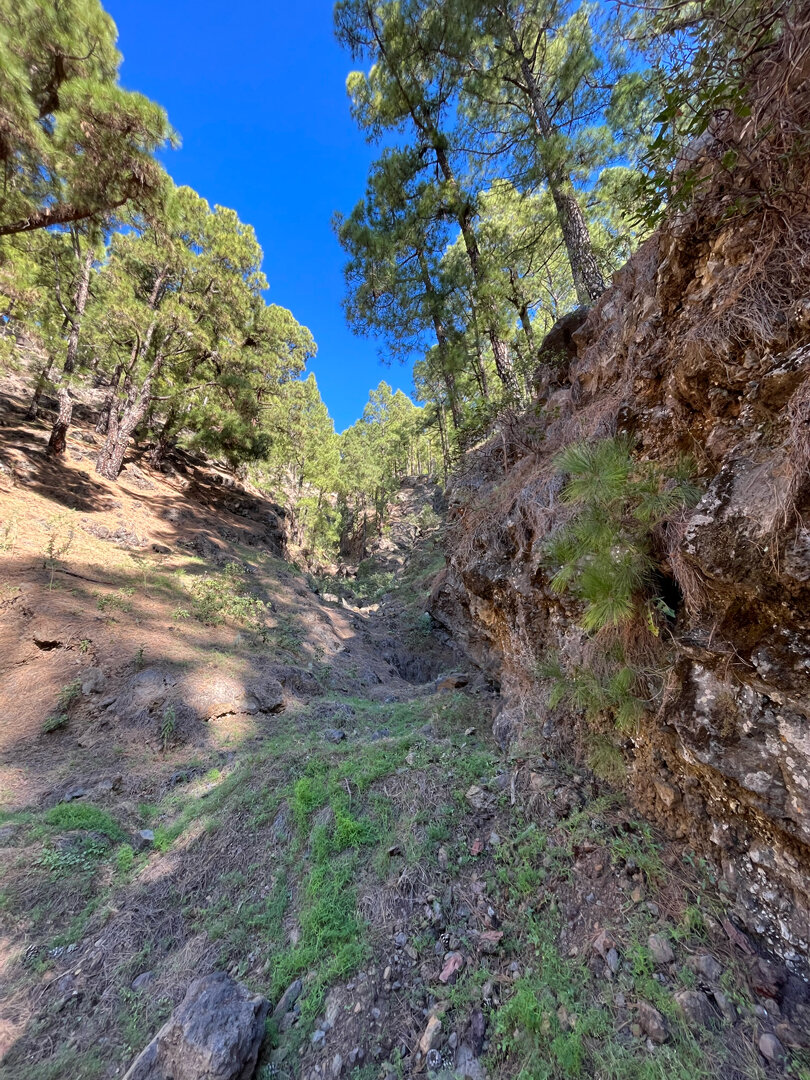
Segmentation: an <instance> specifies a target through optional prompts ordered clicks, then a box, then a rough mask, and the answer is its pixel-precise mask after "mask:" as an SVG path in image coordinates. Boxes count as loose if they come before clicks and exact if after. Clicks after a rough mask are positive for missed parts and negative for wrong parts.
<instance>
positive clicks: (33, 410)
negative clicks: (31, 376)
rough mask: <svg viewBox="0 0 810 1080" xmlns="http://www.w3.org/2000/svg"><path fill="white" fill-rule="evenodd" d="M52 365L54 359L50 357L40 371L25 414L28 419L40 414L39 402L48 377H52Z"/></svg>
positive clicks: (33, 418)
mask: <svg viewBox="0 0 810 1080" xmlns="http://www.w3.org/2000/svg"><path fill="white" fill-rule="evenodd" d="M52 367H53V360H52V359H51V358H50V357H49V358H48V362H47V364H46V365H45V367H44V368H43V369H42V371H40V373H39V378H38V379H37V385H36V386H35V387H34V396H33V397H32V398H31V404H30V405H29V406H28V411H27V412H26V414H25V418H26V420H36V418H37V417H38V416H39V402H40V399H41V398H42V395H43V394H44V393H45V387H46V386H47V383H48V379H49V378H50V375H51V368H52Z"/></svg>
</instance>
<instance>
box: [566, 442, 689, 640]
mask: <svg viewBox="0 0 810 1080" xmlns="http://www.w3.org/2000/svg"><path fill="white" fill-rule="evenodd" d="M556 466H557V468H558V470H559V471H560V472H562V473H565V474H566V476H567V482H566V485H565V488H564V489H563V499H564V500H565V501H566V502H567V503H569V504H570V505H571V506H572V507H573V509H574V514H573V517H572V518H571V520H570V521H569V522H568V523H567V524H566V525H564V526H563V527H562V528H560V529H558V530H557V531H556V532H555V533H554V534H553V535H552V536H551V538H550V539H549V541H548V543H547V545H546V559H547V562H548V565H549V566H550V567H551V568H552V569H553V570H554V574H553V577H552V579H551V587H552V589H553V590H554V591H555V592H557V593H564V592H571V593H573V594H574V595H575V596H577V597H578V598H579V599H581V600H582V601H583V602H584V611H583V615H582V626H583V628H584V629H585V630H587V631H589V632H594V631H598V630H600V629H602V628H603V627H617V626H620V625H622V624H623V623H627V622H630V621H631V620H633V619H635V618H638V617H642V618H644V620H645V621H646V622H648V623H649V625H650V626H654V621H653V620H654V617H655V614H656V613H657V612H661V611H664V612H667V611H668V609H667V607H666V605H665V603H664V601H663V600H662V599H661V597H659V596H656V595H655V588H654V579H655V570H656V566H657V563H656V559H655V556H654V552H653V541H652V537H653V529H654V528H655V527H656V526H657V525H659V524H660V523H661V522H662V521H664V520H665V519H666V518H667V517H668V516H670V515H671V514H673V513H674V512H675V511H676V510H678V509H680V508H681V507H684V506H691V505H694V503H695V502H697V499H698V498H699V496H700V492H699V489H698V488H697V487H696V485H695V484H694V483H693V482H692V480H691V479H690V477H691V474H692V471H693V465H692V463H691V462H690V461H688V460H684V461H681V462H679V463H678V464H677V465H676V467H675V468H674V469H671V470H665V469H662V468H661V467H660V466H658V465H656V464H654V463H652V462H640V461H638V460H637V459H636V458H635V457H634V456H633V453H632V444H631V442H630V441H629V440H628V439H627V438H624V437H622V436H618V437H616V438H613V439H602V440H600V441H598V442H595V443H577V444H574V445H572V446H569V447H567V448H566V449H565V450H564V451H563V452H562V453H561V454H560V455H559V456H558V457H557V459H556Z"/></svg>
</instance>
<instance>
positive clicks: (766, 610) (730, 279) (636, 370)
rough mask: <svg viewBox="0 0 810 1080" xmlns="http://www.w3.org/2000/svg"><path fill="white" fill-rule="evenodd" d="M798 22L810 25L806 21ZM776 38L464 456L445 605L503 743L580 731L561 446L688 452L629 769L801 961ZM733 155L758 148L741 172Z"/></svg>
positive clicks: (807, 727) (804, 321)
mask: <svg viewBox="0 0 810 1080" xmlns="http://www.w3.org/2000/svg"><path fill="white" fill-rule="evenodd" d="M797 32H798V35H799V39H801V40H804V41H805V43H806V41H807V38H808V27H807V25H805V26H803V27H800V28H799V29H798V31H797ZM794 45H795V41H794V42H793V43H792V44H790V47H791V48H792V47H793V46H794ZM783 47H784V48H787V47H788V44H783V45H782V46H778V47H777V49H776V55H773V54H771V55H769V56H768V57H767V58H766V59H765V60H763V61H761V63H760V66H759V68H758V69H757V70H756V71H755V72H754V76H753V85H754V91H753V97H752V102H753V107H752V115H751V116H750V117H749V118H747V119H734V120H725V121H724V122H723V123H722V124H718V125H717V127H716V128H715V130H714V131H713V132H712V138H710V139H706V140H703V141H702V145H701V147H700V149H699V152H698V153H697V154H696V155H693V157H694V161H693V163H692V164H693V167H694V168H696V169H697V170H698V172H699V173H700V174H701V175H702V176H703V177H705V178H706V181H707V182H706V183H705V184H703V185H698V189H697V190H698V191H699V195H698V196H696V198H695V201H694V203H693V205H692V206H691V208H689V209H688V210H685V211H682V212H681V213H679V214H677V215H673V216H671V217H670V219H669V220H667V221H666V222H665V223H664V225H663V226H662V227H661V228H660V229H659V231H658V232H656V233H655V234H654V235H653V236H651V237H650V238H649V239H648V240H647V241H646V242H645V243H644V244H642V246H641V247H640V248H639V250H638V251H637V252H636V254H635V255H634V256H633V258H632V259H631V260H630V262H629V263H628V264H627V265H626V266H625V267H624V268H623V269H622V270H621V271H619V272H618V273H617V274H616V275H615V277H614V281H613V285H612V287H611V288H610V289H608V291H607V292H606V293H605V294H604V295H603V296H602V298H601V299H600V301H599V302H598V303H597V304H596V306H595V307H594V308H593V309H592V310H591V311H590V312H589V314H588V316H587V318H586V319H585V321H584V322H583V323H582V325H581V326H580V327H579V329H576V330H575V331H574V332H573V336H572V335H571V334H569V333H567V331H566V334H565V335H563V337H565V342H564V344H565V348H563V349H562V352H561V353H560V355H559V356H556V357H552V358H551V361H549V357H548V355H547V353H548V350H546V355H544V354H543V351H542V350H541V360H542V361H543V364H542V365H541V369H540V371H539V372H538V376H537V378H536V379H535V387H536V390H537V394H538V398H537V401H536V402H535V403H534V405H533V407H532V408H531V409H530V410H528V411H527V413H526V414H525V415H524V416H523V417H522V418H518V419H517V420H515V419H510V420H509V421H505V422H503V424H502V430H500V431H499V432H498V433H497V435H496V436H495V437H494V438H493V439H491V440H490V442H489V443H488V444H487V445H485V446H484V447H482V448H479V449H478V450H477V451H475V452H474V453H473V454H472V455H469V456H468V460H467V462H466V464H465V472H464V474H463V475H461V476H460V477H459V478H458V480H457V482H456V483H455V486H454V488H453V490H452V492H451V508H450V521H451V528H450V539H449V551H448V555H449V559H448V569H447V571H446V573H445V575H444V577H443V579H442V580H441V582H440V583H439V584H438V586H437V589H436V591H435V593H434V598H433V607H432V613H433V616H434V618H435V619H436V620H437V621H439V622H441V623H443V624H444V625H445V626H446V627H447V628H448V629H449V630H452V632H453V633H454V636H455V639H456V641H457V642H458V643H459V644H460V645H461V646H462V647H463V648H464V650H465V651H466V653H467V655H468V656H469V657H470V659H472V660H473V661H474V662H475V663H477V664H478V665H479V666H480V667H482V668H484V669H485V670H486V671H487V672H488V673H489V674H490V675H491V676H493V677H497V678H498V679H499V680H500V682H501V684H502V695H503V708H502V710H501V712H500V714H499V715H498V717H497V719H496V733H497V734H498V735H499V736H500V737H501V738H502V739H503V740H514V739H534V740H536V739H538V738H545V739H546V740H547V744H548V745H549V746H550V747H551V748H553V747H554V746H555V745H559V744H561V743H571V742H573V743H574V744H575V745H578V746H579V748H580V749H581V748H582V747H583V745H584V744H585V743H586V742H587V738H588V729H587V725H586V723H585V721H584V719H583V716H582V713H581V712H579V711H577V710H576V709H574V708H572V707H569V708H568V710H567V711H566V710H565V709H551V708H550V707H549V685H550V684H549V683H548V682H547V681H544V680H543V679H542V678H540V677H538V663H539V661H541V660H542V658H543V657H544V655H546V654H547V653H548V652H549V651H553V652H554V653H555V654H556V655H558V656H559V657H561V659H562V662H563V665H564V666H565V667H567V668H568V669H569V670H570V669H571V668H572V667H576V666H577V665H583V664H587V662H588V656H589V649H591V648H592V642H593V639H592V638H589V636H588V635H586V634H585V633H584V632H583V631H582V630H581V629H580V625H581V614H582V608H581V604H580V603H579V602H578V601H577V600H576V599H574V598H573V597H572V596H571V595H570V594H567V593H565V592H564V593H562V594H559V593H558V592H555V591H553V590H552V588H551V587H550V577H551V573H552V571H551V570H550V569H549V566H548V560H547V558H546V556H545V549H546V545H547V542H548V539H549V537H550V536H552V535H553V534H554V532H555V530H556V529H558V528H559V527H560V524H561V523H562V522H564V520H565V514H566V507H565V506H564V504H563V503H562V500H561V499H560V494H561V491H562V489H563V486H564V483H565V480H564V477H563V476H561V475H560V474H559V470H558V469H557V468H556V467H555V465H554V459H555V456H556V455H557V454H558V453H559V452H560V451H561V450H562V449H563V448H564V447H566V446H567V445H570V444H571V443H576V442H591V443H593V442H594V441H595V440H598V439H601V438H606V437H611V436H613V435H615V434H617V433H619V434H621V433H627V434H628V435H630V436H631V437H632V438H633V440H634V443H635V453H636V454H637V456H638V458H639V460H641V461H650V462H657V463H660V464H662V465H671V464H672V463H673V462H675V461H676V460H677V459H678V458H679V456H681V455H684V454H689V455H691V456H692V458H693V459H694V461H695V470H696V475H697V478H698V482H699V484H700V486H701V489H702V492H703V494H702V497H701V498H700V501H699V502H698V503H697V505H696V506H694V507H693V508H692V509H691V510H684V511H681V512H679V513H677V514H673V515H671V516H670V518H669V519H668V520H667V522H666V523H665V525H664V526H662V527H661V528H660V529H659V530H658V532H657V533H656V535H655V536H654V537H653V548H654V553H655V558H656V561H657V566H658V571H657V573H658V575H659V581H658V588H659V595H663V596H664V598H665V600H666V604H667V606H668V607H669V608H671V609H672V611H673V612H674V618H670V619H668V621H667V623H666V626H665V627H662V628H661V631H660V635H661V638H662V639H663V640H661V641H659V642H656V643H653V644H654V645H655V647H656V648H660V649H661V650H663V652H662V653H659V654H658V655H659V657H660V656H661V655H664V654H665V656H666V660H665V667H666V673H665V677H664V678H663V681H662V687H661V693H660V695H659V696H658V697H657V699H656V700H655V701H652V702H650V708H649V709H648V710H647V713H646V716H645V718H644V719H643V720H642V721H641V723H640V724H639V725H638V727H637V728H636V730H635V731H634V732H633V733H632V734H631V735H630V736H629V737H627V738H625V739H624V741H623V742H621V749H622V750H623V753H624V757H625V762H626V765H627V768H628V781H627V783H628V787H629V788H630V790H631V791H632V793H633V796H634V799H635V801H636V803H637V805H639V806H640V808H641V809H642V810H643V811H644V812H645V813H647V814H648V815H650V816H651V817H653V818H655V819H657V820H659V821H660V822H662V823H664V824H665V825H666V826H667V827H668V828H669V829H670V830H671V831H672V832H673V833H674V834H675V835H678V836H681V837H684V838H688V839H689V841H690V843H691V844H692V845H693V846H694V847H695V848H697V849H699V850H701V851H702V852H704V853H707V854H709V855H711V856H712V857H713V859H714V861H715V862H716V864H717V865H718V867H719V868H720V869H721V871H722V875H723V878H724V889H725V890H726V892H727V894H728V895H729V897H730V900H731V902H732V903H733V906H734V910H735V912H736V915H737V916H738V917H739V918H740V919H741V920H742V921H743V922H744V924H745V925H746V926H747V927H748V928H749V929H751V930H753V931H755V932H756V933H758V934H760V935H762V936H763V938H764V940H765V941H766V943H767V944H769V945H770V946H771V947H773V948H774V949H775V950H776V951H778V952H779V953H780V954H781V955H782V956H783V957H784V958H785V959H786V960H787V961H788V962H789V964H791V966H793V967H794V968H795V969H796V970H797V971H799V972H806V971H807V960H808V942H809V941H810V529H808V523H810V473H809V472H808V469H809V468H810V262H808V259H807V255H806V253H807V250H808V246H809V245H810V212H809V211H808V207H807V203H806V199H805V197H804V196H803V195H801V194H798V193H799V192H802V191H806V190H807V185H808V174H810V168H808V159H807V155H806V154H804V153H801V152H800V137H801V136H800V134H799V133H800V132H801V131H802V130H806V125H807V122H808V118H810V89H808V87H809V86H810V83H808V79H807V75H808V72H806V71H804V69H803V67H802V64H804V66H806V63H805V62H804V61H802V64H799V68H801V70H797V69H796V67H795V65H794V66H791V64H790V63H788V62H787V60H786V59H785V58H781V60H780V54H779V49H780V48H783ZM800 55H801V56H806V55H808V50H807V49H804V51H803V52H802V51H801V50H800ZM780 64H781V68H780ZM777 69H779V70H781V71H782V72H783V74H784V78H783V79H782V80H781V81H780V83H779V86H778V88H776V86H775V84H773V83H772V82H769V80H772V78H773V74H772V73H773V72H774V71H776V70H777ZM729 149H733V150H734V151H735V154H739V155H740V158H741V160H744V162H745V164H741V165H739V167H738V168H737V169H732V170H730V171H729V170H727V169H724V168H722V167H720V165H719V163H720V162H721V161H722V160H723V155H724V154H726V153H727V151H728V150H729ZM743 151H744V153H743ZM780 170H781V173H780ZM788 174H789V175H788ZM777 191H778V192H779V194H778V195H774V198H771V194H772V193H774V192H777ZM790 192H794V194H793V195H791V194H790ZM774 199H775V200H776V201H774ZM557 337H560V335H559V334H558V335H557ZM569 339H571V340H572V341H573V346H574V347H573V349H572V347H571V345H570V341H569ZM555 340H556V339H555ZM552 351H554V350H552ZM557 352H559V350H557ZM572 353H573V355H572ZM538 405H539V406H540V407H539V408H538ZM617 741H620V740H617Z"/></svg>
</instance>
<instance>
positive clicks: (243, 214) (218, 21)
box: [105, 0, 412, 430]
mask: <svg viewBox="0 0 810 1080" xmlns="http://www.w3.org/2000/svg"><path fill="white" fill-rule="evenodd" d="M105 7H106V8H107V10H108V11H109V12H110V14H111V15H112V17H113V18H114V19H115V21H116V23H117V25H118V33H119V40H118V45H119V48H120V49H121V52H122V53H123V54H124V65H123V68H122V71H121V78H122V82H123V83H124V85H125V86H126V87H127V88H129V89H132V90H140V91H141V92H142V93H144V94H146V95H148V96H149V97H151V98H153V99H154V100H155V101H158V102H159V103H160V104H161V105H163V107H164V108H165V109H166V110H167V111H168V113H169V118H170V119H171V121H172V123H173V124H174V126H175V128H176V129H177V130H178V131H179V133H180V135H181V137H182V140H183V144H182V147H181V148H180V149H179V150H177V151H174V152H172V153H170V154H168V155H166V159H165V160H166V165H167V167H168V169H169V171H170V173H171V174H172V176H173V177H174V179H175V181H176V182H177V183H179V184H188V185H190V186H191V187H193V188H194V189H195V190H196V191H198V192H199V193H200V194H201V195H203V196H204V197H205V198H206V199H207V200H208V201H209V202H210V203H211V204H212V205H213V204H214V203H220V204H221V205H223V206H231V207H233V208H234V209H235V210H236V211H237V213H238V214H239V216H240V218H241V219H242V221H245V222H248V223H250V224H251V225H253V226H254V228H255V229H256V234H257V236H258V238H259V243H260V244H261V245H262V248H263V250H264V271H265V273H266V274H267V278H268V281H269V282H270V290H269V292H268V294H267V299H268V301H271V302H273V303H276V304H281V305H282V306H283V307H288V308H289V309H290V310H291V311H292V313H293V314H294V315H295V317H296V318H297V319H298V321H299V322H301V323H304V324H305V325H306V326H308V327H309V328H310V330H311V331H312V333H313V335H314V337H315V340H316V341H317V343H318V355H317V357H316V358H315V360H314V361H313V363H312V365H311V369H312V370H313V371H314V372H315V375H316V378H317V380H318V385H319V387H320V390H321V395H322V397H323V399H324V401H325V402H326V404H327V406H328V407H329V411H330V413H331V414H332V416H333V417H334V419H335V424H336V427H337V429H338V430H342V429H343V428H345V427H348V426H349V424H352V423H353V422H354V421H355V420H356V419H357V417H358V416H359V415H360V413H361V412H362V410H363V406H364V405H365V402H366V399H367V397H368V391H369V389H371V388H372V387H374V386H376V385H377V383H378V382H379V381H380V379H385V380H386V381H387V382H390V383H391V384H392V385H393V386H394V387H395V388H396V387H400V388H401V389H402V390H404V391H405V392H406V393H409V392H410V391H411V389H412V384H411V378H410V372H409V371H408V370H406V369H404V368H402V367H400V366H399V365H396V366H392V367H387V366H384V365H382V364H381V363H380V362H379V360H378V357H377V345H376V343H375V342H374V341H369V340H366V339H360V338H355V337H353V336H352V335H351V334H350V333H349V331H348V329H347V328H346V325H345V322H344V319H343V311H342V309H341V306H340V301H341V297H342V295H343V278H342V265H343V253H342V252H341V250H340V247H339V246H338V243H337V241H336V240H335V238H334V236H333V234H332V230H331V226H330V219H331V216H332V214H333V212H334V211H335V210H342V211H343V212H344V213H348V211H349V210H351V208H352V206H354V204H355V202H356V201H357V200H358V199H359V198H360V197H361V196H362V195H363V192H364V190H365V177H366V172H367V169H368V165H369V163H370V161H371V160H372V157H373V156H374V152H375V151H374V148H373V147H369V146H367V145H366V143H365V140H364V139H363V137H362V136H361V134H360V133H359V132H358V131H357V129H356V128H355V126H354V123H353V121H352V119H351V116H350V115H349V106H348V101H347V98H346V92H345V79H346V74H347V72H348V70H349V68H350V66H351V57H350V56H349V55H348V54H347V53H344V52H343V50H342V49H341V48H340V47H339V46H338V44H337V42H336V41H335V40H334V37H333V34H332V4H331V3H330V0H283V2H282V0H263V2H262V0H228V2H224V3H223V2H221V0H220V2H218V3H213V2H212V0H197V2H192V0H105Z"/></svg>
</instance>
